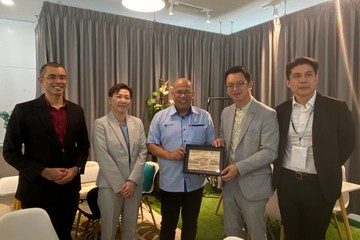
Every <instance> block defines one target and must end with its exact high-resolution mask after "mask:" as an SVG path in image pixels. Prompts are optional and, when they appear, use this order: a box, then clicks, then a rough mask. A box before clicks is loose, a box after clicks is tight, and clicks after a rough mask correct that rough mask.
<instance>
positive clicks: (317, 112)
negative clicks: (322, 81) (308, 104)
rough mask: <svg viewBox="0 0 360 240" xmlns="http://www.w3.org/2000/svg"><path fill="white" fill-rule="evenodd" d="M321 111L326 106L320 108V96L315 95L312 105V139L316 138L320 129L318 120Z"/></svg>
mask: <svg viewBox="0 0 360 240" xmlns="http://www.w3.org/2000/svg"><path fill="white" fill-rule="evenodd" d="M323 109H326V106H322V95H321V94H319V93H317V94H316V99H315V103H314V119H313V127H312V134H313V139H314V137H316V134H317V130H318V129H319V127H320V119H321V115H322V110H323Z"/></svg>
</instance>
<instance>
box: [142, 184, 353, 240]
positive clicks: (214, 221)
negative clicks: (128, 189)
mask: <svg viewBox="0 0 360 240" xmlns="http://www.w3.org/2000/svg"><path fill="white" fill-rule="evenodd" d="M220 192H221V191H220V190H219V189H217V188H214V187H212V186H211V185H207V186H206V187H205V190H204V197H203V200H202V203H201V209H200V214H199V219H198V231H197V237H196V239H197V240H222V239H224V224H223V221H224V218H223V209H222V206H221V207H220V208H219V211H218V214H217V215H215V210H216V206H217V203H218V197H219V195H220ZM149 200H150V203H151V206H152V208H153V210H155V211H156V212H158V213H160V198H159V197H157V196H149ZM332 222H333V220H332ZM339 224H340V230H341V233H342V237H343V239H346V232H345V228H344V225H343V223H342V221H341V217H340V218H339ZM350 224H351V223H350ZM178 227H179V228H180V229H181V219H180V220H179V223H178ZM271 232H272V233H273V235H274V236H275V240H278V239H280V234H279V233H280V225H279V223H278V222H276V221H274V222H272V223H271V229H269V233H268V239H272V234H271ZM351 233H352V236H353V239H354V240H356V239H359V240H360V229H359V228H356V227H353V226H351ZM336 239H340V238H339V235H338V233H337V230H336V228H335V226H334V224H330V225H329V228H328V231H327V233H326V240H336Z"/></svg>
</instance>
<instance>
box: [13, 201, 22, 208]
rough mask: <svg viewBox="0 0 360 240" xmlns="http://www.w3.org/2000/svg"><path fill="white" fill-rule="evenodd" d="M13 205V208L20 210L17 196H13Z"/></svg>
mask: <svg viewBox="0 0 360 240" xmlns="http://www.w3.org/2000/svg"><path fill="white" fill-rule="evenodd" d="M13 207H14V209H15V210H20V209H21V202H20V200H18V199H17V198H14V200H13Z"/></svg>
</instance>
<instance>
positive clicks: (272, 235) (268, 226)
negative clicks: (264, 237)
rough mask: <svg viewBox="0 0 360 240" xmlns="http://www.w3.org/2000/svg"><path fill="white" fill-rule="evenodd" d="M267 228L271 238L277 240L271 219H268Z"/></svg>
mask: <svg viewBox="0 0 360 240" xmlns="http://www.w3.org/2000/svg"><path fill="white" fill-rule="evenodd" d="M265 221H266V228H267V231H268V232H269V233H270V236H271V239H272V240H276V238H275V234H274V231H273V227H272V224H271V222H270V221H271V220H270V219H269V217H266V220H265Z"/></svg>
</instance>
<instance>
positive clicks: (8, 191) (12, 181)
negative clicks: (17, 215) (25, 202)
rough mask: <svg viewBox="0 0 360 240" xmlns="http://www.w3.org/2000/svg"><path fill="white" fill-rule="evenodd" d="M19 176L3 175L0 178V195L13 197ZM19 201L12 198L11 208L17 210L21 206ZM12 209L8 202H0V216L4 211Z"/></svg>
mask: <svg viewBox="0 0 360 240" xmlns="http://www.w3.org/2000/svg"><path fill="white" fill-rule="evenodd" d="M18 181H19V177H18V176H10V177H3V178H1V179H0V197H9V196H11V197H13V196H14V195H15V192H16V189H17V185H18ZM20 205H21V204H20V201H18V200H17V199H15V198H14V200H13V208H14V209H15V210H18V209H20V208H21V206H20ZM11 210H12V208H11V206H10V205H8V204H3V203H1V204H0V216H2V215H3V214H5V213H8V212H10V211H11Z"/></svg>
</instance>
